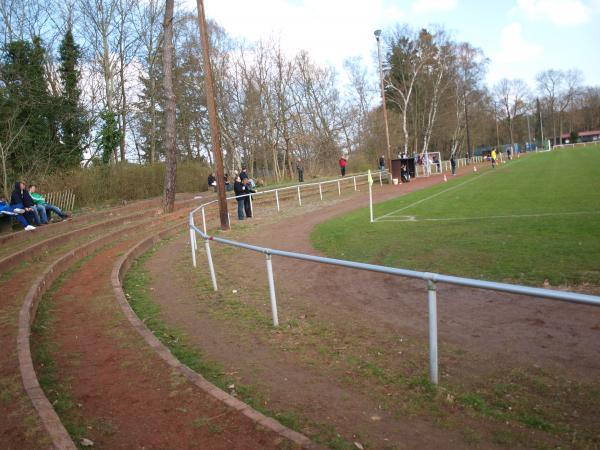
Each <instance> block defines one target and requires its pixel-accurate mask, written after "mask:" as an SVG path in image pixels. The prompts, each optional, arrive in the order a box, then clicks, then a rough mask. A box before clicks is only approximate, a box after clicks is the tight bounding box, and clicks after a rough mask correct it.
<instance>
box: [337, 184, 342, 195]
mask: <svg viewBox="0 0 600 450" xmlns="http://www.w3.org/2000/svg"><path fill="white" fill-rule="evenodd" d="M339 195H342V188H341V187H340V182H339V181H338V196H339Z"/></svg>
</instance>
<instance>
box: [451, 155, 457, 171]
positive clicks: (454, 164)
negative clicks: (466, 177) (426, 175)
mask: <svg viewBox="0 0 600 450" xmlns="http://www.w3.org/2000/svg"><path fill="white" fill-rule="evenodd" d="M450 167H451V168H452V175H453V176H454V175H456V158H455V157H454V155H452V156H451V157H450Z"/></svg>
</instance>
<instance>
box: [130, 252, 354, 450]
mask: <svg viewBox="0 0 600 450" xmlns="http://www.w3.org/2000/svg"><path fill="white" fill-rule="evenodd" d="M167 241H168V240H164V241H162V243H161V244H158V245H156V246H154V247H152V248H151V249H150V250H149V251H148V252H146V253H144V254H143V255H142V256H140V257H139V258H138V259H137V260H135V261H134V263H133V265H132V266H131V268H130V270H129V272H128V273H127V275H126V276H125V279H124V280H123V289H124V291H125V292H126V296H127V299H128V301H129V304H130V305H131V307H132V308H133V310H134V311H135V313H136V314H137V316H138V317H139V318H140V319H141V320H142V321H143V322H144V324H145V325H146V326H147V327H148V328H149V329H150V330H151V331H152V332H153V334H154V335H155V336H156V337H157V338H158V339H159V340H160V341H161V342H162V343H163V344H164V345H166V346H167V347H168V348H169V350H170V351H171V353H173V355H174V356H175V357H176V358H177V359H178V360H179V361H181V362H182V363H183V364H185V365H186V366H188V367H189V368H190V369H192V370H194V371H195V372H198V373H199V374H201V375H202V376H203V377H205V378H206V379H207V380H209V381H210V382H211V383H213V384H214V385H216V386H217V387H219V388H221V389H222V390H224V391H226V392H227V391H229V388H228V386H230V385H231V384H234V385H235V393H236V396H237V397H238V398H239V399H240V400H242V401H243V402H244V403H246V404H248V405H250V406H251V407H252V408H254V409H256V410H257V411H260V412H261V413H263V414H265V415H266V416H270V417H273V418H274V419H276V420H278V421H279V422H280V423H282V424H283V425H285V426H287V427H288V428H291V429H294V430H296V431H298V432H300V433H306V430H311V431H312V433H310V434H309V437H310V438H311V439H312V440H313V441H314V442H317V443H321V444H325V445H327V446H328V447H329V448H332V449H339V450H348V449H352V448H355V447H354V446H353V445H352V443H350V442H348V441H346V440H344V439H343V438H342V437H341V436H340V435H339V434H338V433H337V432H336V431H335V429H334V428H333V427H331V426H329V425H327V424H322V423H317V422H313V421H310V420H308V419H307V418H305V417H303V416H301V415H300V414H298V413H296V412H293V411H275V410H272V409H270V408H268V407H266V406H265V405H266V402H265V399H264V397H263V395H261V393H260V392H259V391H258V390H257V389H256V388H255V387H254V386H251V385H248V384H243V383H240V382H238V381H237V380H235V379H234V378H232V377H230V376H228V375H226V373H225V372H226V371H225V369H224V367H223V366H222V365H221V364H219V363H217V362H215V361H211V360H209V359H208V358H206V356H205V355H204V354H203V353H202V352H201V351H200V350H199V349H198V348H196V347H194V346H193V345H192V344H190V343H189V340H188V338H187V336H186V335H185V333H183V332H181V331H180V330H179V329H177V328H176V327H173V326H170V325H168V324H166V323H165V322H164V321H163V320H162V318H161V310H160V306H159V305H158V304H157V303H156V302H154V300H152V298H151V295H150V286H151V282H152V280H151V277H150V275H149V273H148V271H147V270H146V268H145V267H144V264H145V262H146V261H147V260H148V258H150V257H151V256H152V255H153V254H154V253H155V252H156V251H157V250H158V248H159V247H160V245H164V243H165V242H167ZM228 307H229V308H232V311H234V312H238V313H242V315H244V313H247V311H244V310H243V308H241V305H239V304H238V303H235V302H228ZM244 320H245V323H246V325H247V324H248V323H250V322H252V321H253V320H259V321H260V323H261V324H263V325H264V326H267V323H268V320H267V319H258V315H257V314H256V313H251V314H250V315H249V316H247V317H246V318H245V319H244ZM192 426H194V427H195V428H201V427H203V426H207V428H208V430H209V431H210V432H212V433H220V432H222V431H223V429H222V427H221V425H219V424H216V423H215V424H213V423H210V422H209V421H207V420H206V418H203V417H200V418H197V419H195V420H194V421H193V423H192Z"/></svg>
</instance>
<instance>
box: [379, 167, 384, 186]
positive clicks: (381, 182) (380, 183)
mask: <svg viewBox="0 0 600 450" xmlns="http://www.w3.org/2000/svg"><path fill="white" fill-rule="evenodd" d="M379 186H383V181H382V180H381V170H380V171H379Z"/></svg>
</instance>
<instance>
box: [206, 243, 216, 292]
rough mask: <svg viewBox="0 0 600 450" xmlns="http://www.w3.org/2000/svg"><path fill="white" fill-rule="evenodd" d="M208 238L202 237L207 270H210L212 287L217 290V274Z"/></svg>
mask: <svg viewBox="0 0 600 450" xmlns="http://www.w3.org/2000/svg"><path fill="white" fill-rule="evenodd" d="M208 241H209V239H208V238H205V239H204V250H205V251H206V259H208V270H209V271H210V279H211V280H212V285H213V289H214V290H215V291H217V290H218V287H217V275H216V274H215V266H214V265H213V260H212V253H211V252H210V244H209V242H208Z"/></svg>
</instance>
